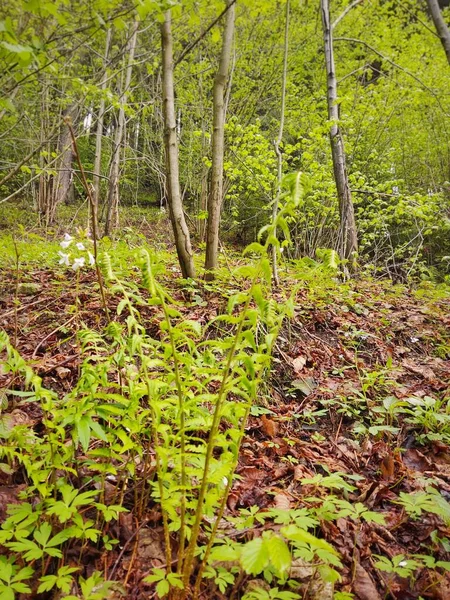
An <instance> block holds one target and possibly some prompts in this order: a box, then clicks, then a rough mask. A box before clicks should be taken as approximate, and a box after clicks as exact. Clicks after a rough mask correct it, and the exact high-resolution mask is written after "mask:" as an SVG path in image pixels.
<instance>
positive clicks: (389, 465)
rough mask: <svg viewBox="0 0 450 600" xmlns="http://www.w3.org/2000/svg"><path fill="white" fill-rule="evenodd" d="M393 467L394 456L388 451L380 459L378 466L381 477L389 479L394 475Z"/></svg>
mask: <svg viewBox="0 0 450 600" xmlns="http://www.w3.org/2000/svg"><path fill="white" fill-rule="evenodd" d="M394 467H395V463H394V457H393V456H392V454H390V453H389V454H388V455H386V456H385V457H384V458H383V460H382V461H381V466H380V468H381V474H382V475H383V479H387V480H390V479H392V478H393V477H394V471H395V468H394Z"/></svg>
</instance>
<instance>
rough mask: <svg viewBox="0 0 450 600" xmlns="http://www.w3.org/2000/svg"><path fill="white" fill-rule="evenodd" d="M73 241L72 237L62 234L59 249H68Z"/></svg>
mask: <svg viewBox="0 0 450 600" xmlns="http://www.w3.org/2000/svg"><path fill="white" fill-rule="evenodd" d="M72 241H73V237H72V236H71V235H70V234H69V233H65V234H64V239H63V241H62V242H61V244H60V246H61V248H68V247H69V246H70V244H71V243H72Z"/></svg>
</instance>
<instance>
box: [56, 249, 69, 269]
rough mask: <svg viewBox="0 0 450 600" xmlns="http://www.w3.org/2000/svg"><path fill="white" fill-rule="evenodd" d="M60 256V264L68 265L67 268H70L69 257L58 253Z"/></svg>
mask: <svg viewBox="0 0 450 600" xmlns="http://www.w3.org/2000/svg"><path fill="white" fill-rule="evenodd" d="M58 254H59V256H60V257H61V258H60V260H59V264H60V265H66V266H67V267H68V266H69V264H70V263H69V255H68V254H66V253H65V252H61V251H59V252H58Z"/></svg>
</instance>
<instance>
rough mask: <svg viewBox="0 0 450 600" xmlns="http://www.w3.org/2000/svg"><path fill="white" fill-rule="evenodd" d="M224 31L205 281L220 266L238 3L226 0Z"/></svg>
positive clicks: (215, 95)
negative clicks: (228, 89) (230, 76)
mask: <svg viewBox="0 0 450 600" xmlns="http://www.w3.org/2000/svg"><path fill="white" fill-rule="evenodd" d="M227 5H230V6H229V9H228V11H227V13H226V20H225V27H224V30H223V42H222V52H221V55H220V61H219V68H218V71H217V74H216V77H215V80H214V91H213V133H212V161H211V163H212V164H211V186H210V190H209V195H208V222H207V226H206V259H205V269H206V278H207V279H213V278H214V271H215V269H217V265H218V253H219V226H220V210H221V207H222V199H223V159H224V148H225V88H226V84H227V79H228V71H229V69H230V62H231V52H232V48H233V34H234V21H235V3H234V2H233V3H231V1H230V0H227Z"/></svg>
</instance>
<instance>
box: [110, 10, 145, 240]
mask: <svg viewBox="0 0 450 600" xmlns="http://www.w3.org/2000/svg"><path fill="white" fill-rule="evenodd" d="M138 25H139V23H138V21H135V23H134V24H133V30H132V34H131V37H130V41H129V44H128V64H127V68H126V73H125V83H124V86H123V89H122V93H121V96H120V109H119V116H118V120H117V129H116V133H115V136H114V142H113V151H112V156H111V162H110V166H109V186H108V205H107V210H106V220H105V235H109V234H110V233H111V231H112V229H114V228H115V227H117V226H118V210H119V174H120V150H121V147H122V140H123V132H124V128H125V104H126V101H127V97H128V89H129V87H130V83H131V75H132V72H133V61H134V53H135V51H136V39H137V31H138Z"/></svg>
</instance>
